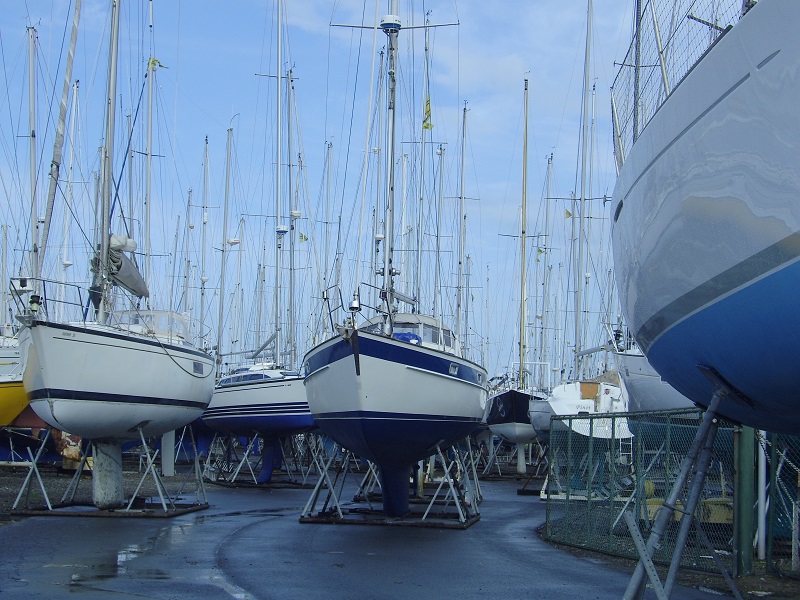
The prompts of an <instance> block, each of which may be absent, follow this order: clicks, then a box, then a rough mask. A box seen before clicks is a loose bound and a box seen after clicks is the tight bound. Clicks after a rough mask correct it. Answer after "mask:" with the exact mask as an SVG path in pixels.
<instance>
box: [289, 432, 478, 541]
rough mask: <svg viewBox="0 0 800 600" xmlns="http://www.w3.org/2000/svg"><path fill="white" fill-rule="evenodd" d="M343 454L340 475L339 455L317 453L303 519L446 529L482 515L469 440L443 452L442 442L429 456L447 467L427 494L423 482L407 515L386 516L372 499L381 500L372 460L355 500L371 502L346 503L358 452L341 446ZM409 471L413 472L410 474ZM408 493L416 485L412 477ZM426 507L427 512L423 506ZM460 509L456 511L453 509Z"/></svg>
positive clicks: (464, 524) (377, 478) (462, 524)
mask: <svg viewBox="0 0 800 600" xmlns="http://www.w3.org/2000/svg"><path fill="white" fill-rule="evenodd" d="M342 453H343V454H344V459H343V460H340V461H338V462H336V465H335V472H334V473H335V476H334V477H333V478H331V474H330V470H331V468H332V467H334V461H336V459H337V457H338V454H337V453H336V452H334V453H331V454H330V455H329V456H328V457H327V458H326V459H325V460H323V459H322V457H317V458H316V459H315V460H316V465H317V469H318V470H319V473H320V477H319V478H318V480H317V483H316V485H315V487H314V489H313V491H312V494H311V497H310V498H309V499H308V502H307V503H306V506H305V508H304V509H303V512H302V513H301V515H300V522H301V523H336V524H359V525H393V526H405V527H433V528H444V529H466V528H468V527H469V526H471V525H473V524H474V523H476V522H477V521H478V520H479V519H480V512H479V510H478V503H479V502H480V501H481V499H482V492H481V490H480V484H479V483H478V477H477V468H476V466H475V460H474V456H473V454H472V451H471V447H470V446H469V444H466V446H465V447H463V448H462V446H460V445H454V446H452V447H450V448H448V449H445V450H444V451H443V450H442V449H441V448H439V447H438V446H437V452H436V454H435V455H433V456H432V457H431V458H430V461H431V462H432V463H434V465H433V466H432V468H433V469H434V470H435V469H436V466H435V463H436V462H437V461H438V463H439V465H440V466H441V469H442V470H443V474H442V476H441V477H440V478H439V481H438V483H437V484H435V486H434V485H432V484H430V483H429V484H428V487H429V489H432V490H433V492H432V494H431V495H426V494H425V493H424V486H423V487H422V488H421V490H419V492H418V495H417V497H416V498H412V499H411V500H410V504H411V507H412V508H411V511H410V513H409V514H408V515H406V516H404V517H386V515H385V514H384V513H383V511H382V510H379V509H376V508H374V507H373V505H372V501H375V500H377V499H379V495H378V492H377V490H379V488H380V477H379V474H378V469H377V467H376V466H375V465H374V464H372V463H368V467H367V471H366V473H365V474H364V475H363V476H361V478H360V483H359V485H358V488H357V491H356V494H355V496H354V497H353V502H354V503H355V502H359V501H361V502H366V504H367V506H366V507H352V506H345V505H344V504H343V502H342V495H343V492H344V487H345V484H346V481H347V476H348V475H349V474H351V473H352V474H355V473H354V467H353V465H354V464H355V462H354V455H353V454H352V453H351V452H350V451H347V450H344V449H343V450H342ZM409 474H410V473H409ZM323 487H326V488H327V490H328V493H327V496H326V498H325V500H324V501H323V502H322V508H321V509H320V510H319V511H317V506H318V504H319V503H320V497H321V494H322V488H323ZM409 493H411V487H410V482H409ZM422 506H425V509H424V511H422V510H421V507H422ZM415 507H416V509H415ZM453 509H455V511H454V510H453Z"/></svg>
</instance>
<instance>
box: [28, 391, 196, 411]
mask: <svg viewBox="0 0 800 600" xmlns="http://www.w3.org/2000/svg"><path fill="white" fill-rule="evenodd" d="M51 398H52V399H56V400H80V401H83V402H97V403H108V402H113V403H115V404H151V405H155V406H185V407H187V408H199V409H205V408H206V407H207V406H208V402H195V401H194V400H176V399H175V398H153V397H145V396H126V395H123V394H106V393H103V392H87V391H83V390H56V389H51V388H42V389H40V390H35V391H33V392H31V393H30V394H28V400H29V401H30V402H35V401H37V400H50V399H51Z"/></svg>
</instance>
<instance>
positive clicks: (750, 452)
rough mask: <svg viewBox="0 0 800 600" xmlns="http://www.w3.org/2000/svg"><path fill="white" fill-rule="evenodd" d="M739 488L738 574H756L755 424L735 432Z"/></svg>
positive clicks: (735, 509) (736, 528) (735, 542)
mask: <svg viewBox="0 0 800 600" xmlns="http://www.w3.org/2000/svg"><path fill="white" fill-rule="evenodd" d="M733 439H734V446H733V447H734V452H733V455H734V460H735V465H736V471H735V477H734V480H735V484H734V485H735V489H734V493H733V518H734V537H733V552H734V556H735V557H736V560H735V562H734V575H735V576H737V577H743V576H745V575H752V574H753V535H754V531H753V523H754V518H753V504H754V502H755V493H754V486H753V484H754V481H755V479H754V457H755V442H756V432H755V429H753V428H752V427H744V426H743V427H742V428H741V429H740V430H738V431H737V432H736V433H735V434H734V438H733Z"/></svg>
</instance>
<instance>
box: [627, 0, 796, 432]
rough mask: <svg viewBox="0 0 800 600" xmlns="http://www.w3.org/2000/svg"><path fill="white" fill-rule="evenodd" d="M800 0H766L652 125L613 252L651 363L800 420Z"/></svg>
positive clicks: (726, 406)
mask: <svg viewBox="0 0 800 600" xmlns="http://www.w3.org/2000/svg"><path fill="white" fill-rule="evenodd" d="M799 22H800V3H797V2H780V1H776V0H761V1H759V2H758V3H757V4H756V5H755V7H754V8H752V9H750V11H749V12H748V13H747V14H746V15H745V16H744V17H743V18H742V19H741V21H739V22H738V23H737V24H736V25H734V27H733V28H732V29H730V30H729V31H728V32H727V33H725V34H724V35H721V36H720V38H719V39H718V40H717V42H716V43H715V45H714V46H713V47H712V48H711V49H710V50H709V51H708V53H707V54H706V55H705V56H704V57H703V58H702V59H701V60H700V61H699V62H698V63H697V64H696V65H695V66H694V67H693V68H692V70H691V71H689V73H688V74H687V75H686V76H685V78H684V79H683V80H682V81H681V82H680V84H679V85H677V87H675V89H674V90H672V93H671V95H670V96H669V97H668V98H667V99H666V101H665V102H664V104H663V105H661V107H660V108H659V109H658V112H656V113H655V115H654V116H653V117H652V119H651V120H650V121H649V123H648V124H647V126H646V127H645V128H644V129H643V130H642V131H641V133H640V135H639V137H638V139H637V140H636V141H635V143H634V145H633V147H632V149H631V151H630V152H629V154H628V156H626V157H625V162H624V165H623V166H622V168H621V171H620V174H619V178H618V181H617V184H616V189H615V190H614V207H615V214H614V221H615V223H614V229H613V239H614V262H615V268H616V279H617V282H618V285H619V288H620V297H621V300H622V303H623V310H624V312H625V316H626V319H627V321H628V323H629V325H630V326H631V329H632V331H633V332H634V334H635V337H636V340H637V342H638V344H639V346H640V347H641V348H642V350H643V351H644V352H645V354H646V356H647V358H648V360H649V362H650V364H651V365H652V366H653V367H654V368H655V369H656V371H658V372H659V373H660V375H661V376H662V377H663V378H664V380H665V381H667V382H669V383H670V384H671V385H672V386H674V387H675V388H676V389H677V390H678V391H679V392H681V393H682V394H684V395H685V396H687V397H688V398H689V399H691V400H693V401H694V402H697V403H699V404H703V405H707V404H708V402H709V401H710V399H711V396H712V393H713V390H714V388H715V385H717V384H718V383H720V382H723V383H724V384H725V385H726V386H727V387H728V388H729V389H732V390H733V391H734V394H733V395H732V396H731V397H729V398H727V399H725V400H723V402H722V405H721V407H720V412H721V413H722V414H723V415H725V416H726V417H728V418H730V419H732V420H735V421H737V422H741V423H744V424H748V425H752V426H754V427H758V428H763V429H767V430H769V431H775V432H783V433H798V432H800V410H798V407H800V385H798V382H799V381H800V377H799V376H798V374H797V357H798V356H800V311H798V310H797V301H796V294H797V290H798V288H800V201H799V200H800V114H799V113H798V111H797V105H796V103H797V100H796V99H797V98H798V96H800V69H798V64H800V36H798V35H797V28H796V25H797V23H799Z"/></svg>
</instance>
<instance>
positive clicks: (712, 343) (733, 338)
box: [647, 263, 800, 434]
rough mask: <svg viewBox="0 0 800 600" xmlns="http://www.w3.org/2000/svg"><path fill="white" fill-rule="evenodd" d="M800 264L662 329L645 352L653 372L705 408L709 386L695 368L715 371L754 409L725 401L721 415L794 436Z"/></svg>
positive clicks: (799, 397)
mask: <svg viewBox="0 0 800 600" xmlns="http://www.w3.org/2000/svg"><path fill="white" fill-rule="evenodd" d="M798 281H800V264H799V263H794V264H790V265H788V266H786V267H784V268H783V269H781V270H780V271H777V272H775V273H772V274H771V275H769V276H767V277H765V278H763V279H761V280H759V281H756V282H753V283H751V284H750V285H748V286H747V287H746V288H743V289H740V290H738V291H736V292H735V293H733V294H731V295H729V296H728V297H726V298H723V299H721V300H719V301H717V302H715V303H714V304H711V305H709V306H706V307H705V308H704V309H702V310H701V311H699V312H698V313H696V314H694V315H692V316H690V317H688V318H687V319H685V320H684V321H682V322H680V323H678V324H677V325H675V326H673V327H672V328H670V329H668V330H667V331H666V332H665V333H664V334H663V335H661V337H659V338H658V339H656V340H655V342H654V343H653V345H652V346H651V348H650V351H649V352H648V353H647V358H648V360H649V361H650V364H651V365H652V366H653V368H655V369H656V370H657V371H658V372H659V374H661V376H662V377H663V378H664V380H666V381H668V382H669V383H671V384H672V385H673V387H675V389H677V390H678V391H679V392H681V393H682V394H684V395H685V396H687V397H688V398H690V399H691V400H692V401H694V402H696V403H698V404H701V405H703V406H707V405H708V403H709V401H710V400H711V396H712V393H713V391H714V384H713V383H712V382H711V381H710V380H709V379H708V378H707V377H706V376H705V375H703V374H702V372H701V371H700V370H699V369H698V365H708V366H710V367H712V368H714V369H715V370H716V371H717V372H718V373H719V374H720V375H721V376H722V377H724V378H725V380H727V381H728V382H729V383H730V384H731V385H733V386H734V387H735V388H736V389H737V390H739V391H740V392H741V393H742V394H744V395H745V396H746V397H748V398H750V399H751V400H752V402H753V403H754V406H753V407H750V406H747V405H746V404H743V403H740V402H737V401H735V400H733V399H731V398H726V399H724V400H723V401H722V403H721V406H720V413H721V414H722V415H724V416H725V417H727V418H729V419H732V420H734V421H736V422H738V423H743V424H746V425H750V426H752V427H756V428H759V429H766V430H767V431H773V432H776V433H788V434H797V433H800V410H798V408H800V385H798V384H799V383H800V374H798V370H797V365H798V357H800V309H798V300H797V290H798V287H797V282H798Z"/></svg>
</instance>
